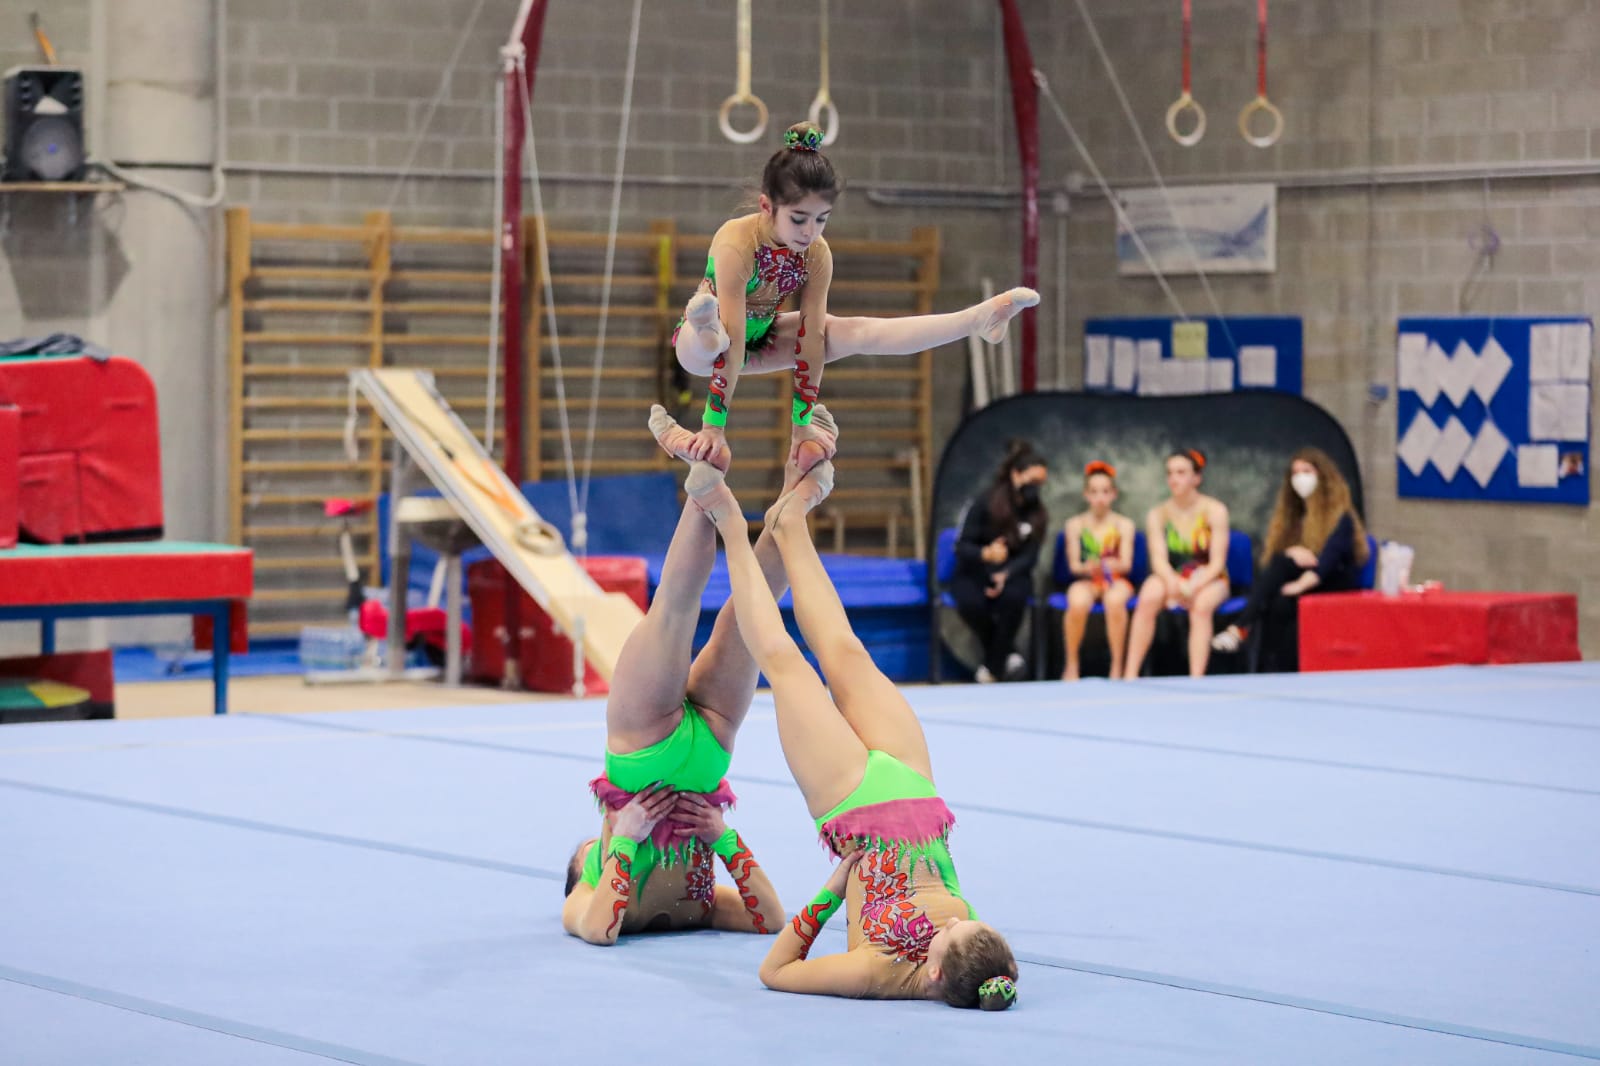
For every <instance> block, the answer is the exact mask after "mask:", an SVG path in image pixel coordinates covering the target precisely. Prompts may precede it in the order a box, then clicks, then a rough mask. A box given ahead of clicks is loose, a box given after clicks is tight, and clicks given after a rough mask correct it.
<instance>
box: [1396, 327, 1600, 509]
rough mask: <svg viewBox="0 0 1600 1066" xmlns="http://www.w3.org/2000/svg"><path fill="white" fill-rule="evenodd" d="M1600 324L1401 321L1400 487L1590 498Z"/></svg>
mask: <svg viewBox="0 0 1600 1066" xmlns="http://www.w3.org/2000/svg"><path fill="white" fill-rule="evenodd" d="M1593 353H1594V325H1593V323H1592V321H1591V320H1589V319H1587V318H1526V317H1518V318H1402V319H1401V320H1400V322H1399V330H1398V336H1397V338H1396V342H1395V363H1396V366H1395V371H1396V373H1395V381H1396V385H1397V387H1398V388H1397V392H1398V397H1397V399H1398V402H1397V404H1396V407H1395V410H1396V412H1397V414H1398V418H1399V422H1398V424H1397V426H1396V437H1395V453H1396V456H1395V461H1396V467H1397V482H1398V489H1399V494H1400V495H1401V496H1402V497H1427V498H1433V499H1453V500H1505V501H1508V502H1516V503H1564V504H1574V505H1577V506H1588V503H1589V438H1590V418H1589V410H1590V402H1591V392H1590V390H1591V376H1592V375H1591V372H1590V370H1591V366H1592V364H1593V362H1594V354H1593Z"/></svg>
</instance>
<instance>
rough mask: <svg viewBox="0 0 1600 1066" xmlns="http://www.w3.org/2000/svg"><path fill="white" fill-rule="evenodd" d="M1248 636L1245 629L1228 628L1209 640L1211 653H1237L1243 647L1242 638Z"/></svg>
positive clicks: (1247, 631) (1248, 633)
mask: <svg viewBox="0 0 1600 1066" xmlns="http://www.w3.org/2000/svg"><path fill="white" fill-rule="evenodd" d="M1249 635H1250V631H1249V630H1247V629H1240V628H1239V627H1238V626H1229V627H1228V628H1227V629H1224V630H1223V631H1222V632H1221V633H1218V634H1217V635H1216V636H1214V637H1212V638H1211V650H1212V651H1229V652H1232V651H1238V650H1239V649H1240V648H1241V647H1243V646H1244V638H1245V637H1247V636H1249Z"/></svg>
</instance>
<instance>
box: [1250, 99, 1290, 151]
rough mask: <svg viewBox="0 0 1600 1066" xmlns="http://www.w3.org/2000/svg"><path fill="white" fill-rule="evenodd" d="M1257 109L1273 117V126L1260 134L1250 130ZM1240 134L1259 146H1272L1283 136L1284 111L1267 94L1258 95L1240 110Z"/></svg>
mask: <svg viewBox="0 0 1600 1066" xmlns="http://www.w3.org/2000/svg"><path fill="white" fill-rule="evenodd" d="M1257 111H1265V112H1266V113H1267V114H1268V116H1270V117H1271V119H1272V128H1271V129H1270V130H1268V131H1267V132H1266V133H1265V134H1262V135H1260V136H1257V135H1256V134H1253V133H1251V132H1250V124H1251V123H1250V120H1251V119H1253V118H1255V115H1256V112H1257ZM1239 135H1240V136H1242V137H1243V138H1244V139H1245V140H1247V141H1249V142H1250V143H1251V144H1253V145H1255V146H1256V147H1257V148H1271V147H1272V146H1273V145H1275V144H1277V143H1278V138H1279V137H1282V136H1283V112H1282V111H1279V110H1278V109H1277V107H1276V106H1275V105H1274V104H1273V103H1272V101H1271V100H1268V99H1267V98H1266V97H1265V96H1258V97H1256V98H1255V99H1254V100H1251V101H1250V102H1249V103H1248V104H1245V105H1244V108H1243V109H1242V110H1240V112H1239Z"/></svg>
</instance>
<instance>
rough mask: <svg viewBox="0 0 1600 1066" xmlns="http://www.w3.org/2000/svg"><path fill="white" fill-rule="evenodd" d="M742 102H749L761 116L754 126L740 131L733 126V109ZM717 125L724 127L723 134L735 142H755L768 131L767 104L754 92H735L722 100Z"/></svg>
mask: <svg viewBox="0 0 1600 1066" xmlns="http://www.w3.org/2000/svg"><path fill="white" fill-rule="evenodd" d="M740 104H749V105H750V106H752V107H754V108H755V109H756V114H757V115H758V116H759V117H758V118H757V119H756V124H755V126H754V128H752V129H749V130H746V131H745V132H743V133H740V132H739V131H738V130H736V129H734V128H733V122H732V120H731V117H730V116H731V115H732V114H733V109H734V108H736V107H738V106H739V105H740ZM717 125H718V126H719V127H720V128H721V129H722V135H723V136H724V137H726V138H728V140H730V141H732V142H733V143H734V144H754V143H755V142H757V141H759V140H760V139H761V137H762V135H763V134H765V133H766V132H767V105H766V104H764V103H762V102H761V97H759V96H756V95H754V94H752V93H734V94H733V95H732V96H730V97H728V98H727V99H726V100H724V101H722V107H721V108H719V109H718V110H717Z"/></svg>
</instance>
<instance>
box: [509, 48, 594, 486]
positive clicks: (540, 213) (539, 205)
mask: <svg viewBox="0 0 1600 1066" xmlns="http://www.w3.org/2000/svg"><path fill="white" fill-rule="evenodd" d="M517 91H518V92H519V93H521V94H522V123H523V136H524V139H525V140H526V142H527V151H528V186H529V190H530V191H531V192H532V194H533V214H534V217H535V218H537V219H539V225H538V226H536V227H535V230H536V231H537V233H538V235H539V239H538V242H537V248H536V252H535V254H537V255H538V257H539V274H540V276H541V278H542V279H543V282H544V309H545V318H546V320H547V321H548V322H549V326H550V333H549V336H550V362H551V363H552V364H553V365H554V368H555V379H556V414H557V417H558V420H559V421H560V423H561V452H562V457H563V458H564V459H565V461H566V466H567V502H568V504H569V506H570V507H571V510H572V513H573V514H574V515H576V514H577V513H578V475H577V471H576V468H575V466H574V463H573V460H572V426H571V423H570V422H569V421H568V419H567V384H566V373H565V371H564V370H563V369H562V364H561V334H560V332H559V331H558V330H557V328H556V294H555V285H554V283H553V282H552V281H551V280H550V241H549V238H548V237H547V235H546V234H547V232H548V230H549V219H548V217H547V216H546V215H545V213H544V190H543V188H542V186H541V185H540V182H539V152H538V147H537V145H536V144H535V143H534V136H533V101H532V99H531V98H530V96H529V93H528V59H527V56H525V55H518V56H517ZM509 446H510V445H509V444H508V447H509Z"/></svg>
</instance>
